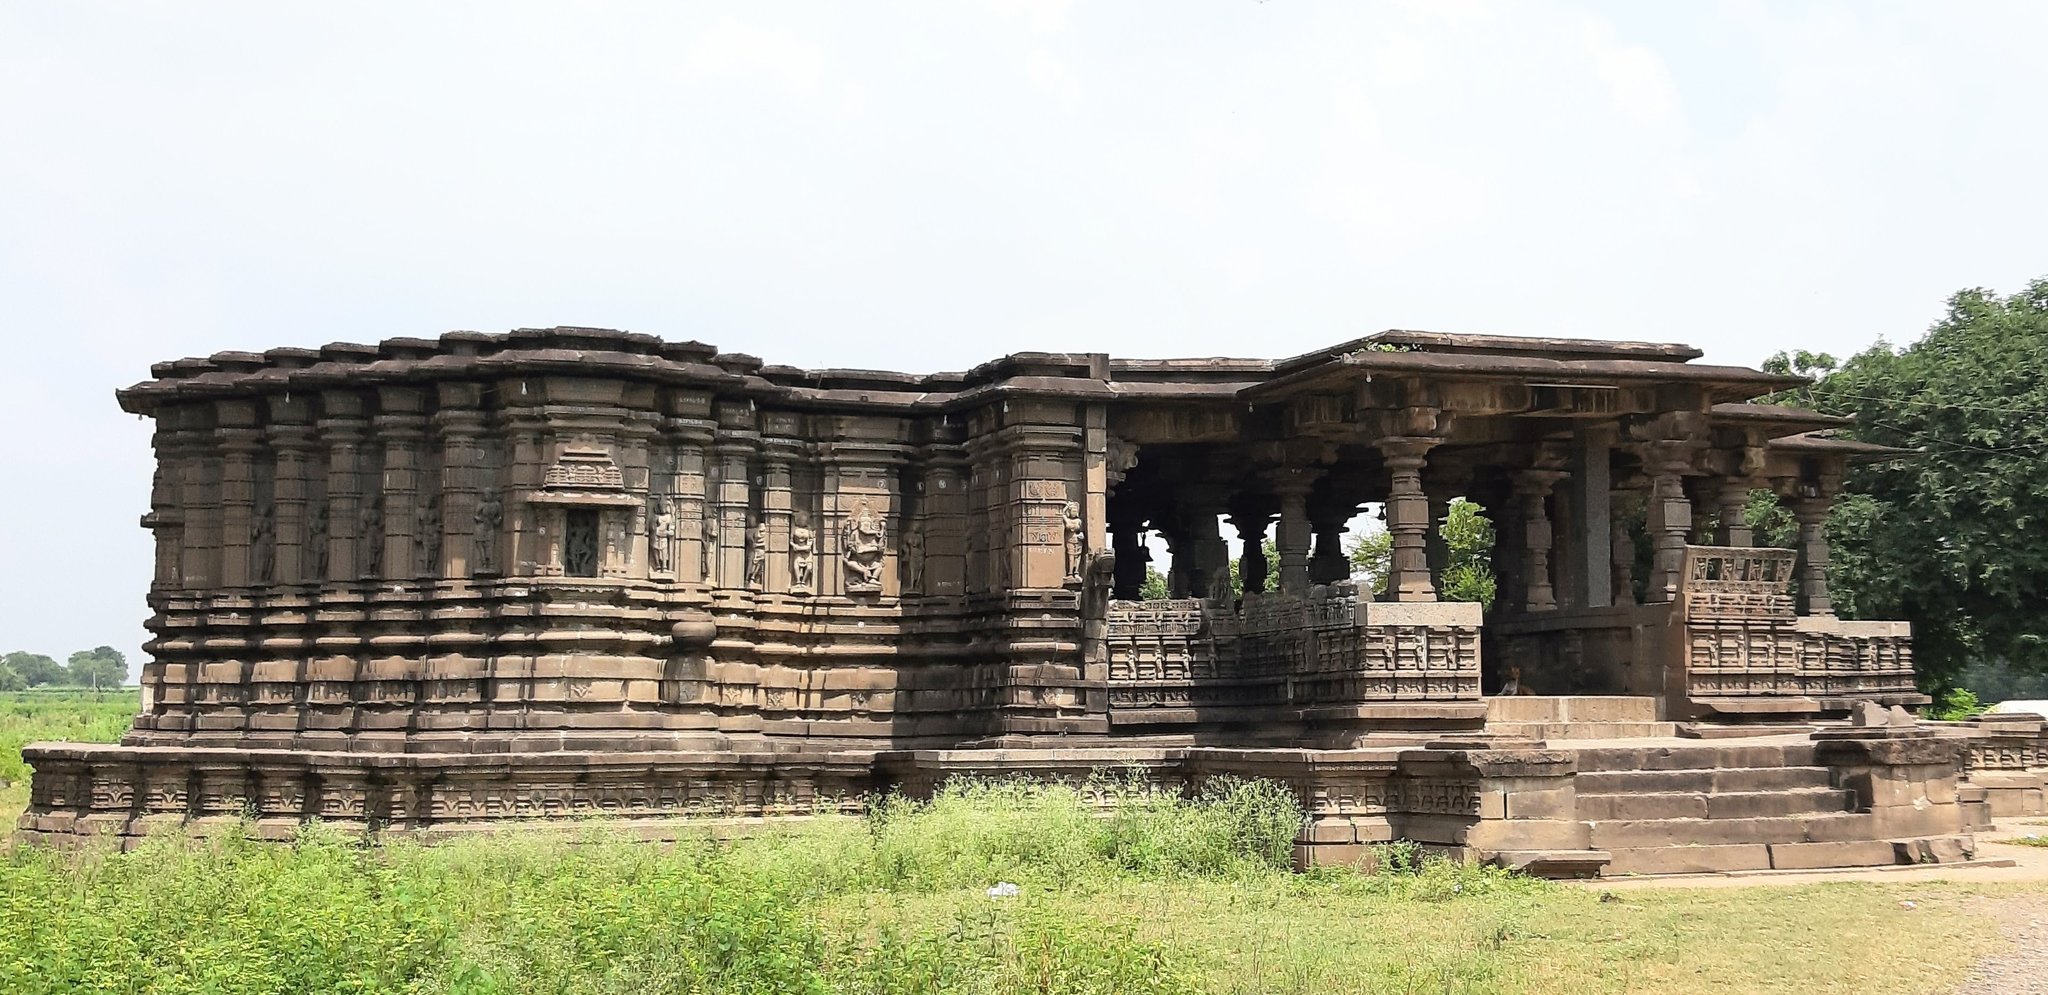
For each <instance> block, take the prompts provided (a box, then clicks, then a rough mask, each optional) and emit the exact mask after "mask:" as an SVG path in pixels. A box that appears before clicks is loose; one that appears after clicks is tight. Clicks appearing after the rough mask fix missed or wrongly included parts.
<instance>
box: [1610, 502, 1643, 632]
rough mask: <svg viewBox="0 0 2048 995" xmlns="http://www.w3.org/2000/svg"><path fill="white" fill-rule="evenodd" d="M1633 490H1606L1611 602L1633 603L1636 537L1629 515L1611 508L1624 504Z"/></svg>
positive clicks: (1618, 603) (1623, 505)
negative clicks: (1609, 527)
mask: <svg viewBox="0 0 2048 995" xmlns="http://www.w3.org/2000/svg"><path fill="white" fill-rule="evenodd" d="M1632 493H1633V492H1632V491H1629V490H1626V489H1620V490H1610V491H1608V492H1607V507H1608V509H1609V516H1610V517H1609V521H1610V522H1611V523H1612V531H1611V532H1610V533H1609V535H1608V552H1607V566H1608V571H1609V572H1608V587H1609V588H1610V589H1611V590H1612V591H1613V592H1614V598H1613V601H1612V603H1613V604H1616V605H1633V604H1635V603H1636V577H1635V572H1636V539H1635V532H1634V530H1633V529H1631V528H1630V527H1629V526H1630V522H1631V519H1630V517H1629V516H1627V515H1624V514H1621V513H1619V512H1617V511H1615V509H1619V508H1624V507H1626V506H1627V505H1628V504H1629V503H1630V501H1629V498H1630V496H1631V494H1632Z"/></svg>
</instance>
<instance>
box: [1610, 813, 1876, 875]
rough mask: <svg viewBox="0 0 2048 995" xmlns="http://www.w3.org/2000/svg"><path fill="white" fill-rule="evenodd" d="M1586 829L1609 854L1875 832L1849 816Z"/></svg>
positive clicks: (1622, 822) (1646, 822) (1864, 819)
mask: <svg viewBox="0 0 2048 995" xmlns="http://www.w3.org/2000/svg"><path fill="white" fill-rule="evenodd" d="M1589 825H1590V826H1591V827H1592V833H1591V840H1592V845H1593V846H1594V848H1596V849H1601V850H1613V851H1620V850H1632V849H1646V848H1654V847H1691V846H1734V845H1741V844H1748V843H1756V844H1771V843H1832V842H1840V841H1844V840H1867V839H1870V838H1872V836H1873V833H1872V830H1873V829H1874V828H1875V823H1873V822H1872V821H1871V817H1870V816H1869V815H1866V814H1861V813H1852V812H1840V813H1829V814H1826V815H1808V816H1777V817H1771V818H1757V819H1617V820H1609V821H1599V822H1591V823H1589ZM1766 866H1768V865H1766Z"/></svg>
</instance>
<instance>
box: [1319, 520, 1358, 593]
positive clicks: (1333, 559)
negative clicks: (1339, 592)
mask: <svg viewBox="0 0 2048 995" xmlns="http://www.w3.org/2000/svg"><path fill="white" fill-rule="evenodd" d="M1354 510H1355V509H1353V508H1351V507H1349V506H1344V507H1327V508H1318V509H1316V510H1315V512H1313V513H1312V514H1310V516H1309V529H1310V531H1311V532H1312V533H1314V535H1315V553H1314V554H1313V555H1311V556H1310V557H1309V561H1308V579H1309V583H1311V584H1335V583H1337V582H1338V581H1341V580H1344V579H1346V578H1348V577H1350V576H1351V558H1350V557H1349V556H1346V555H1345V553H1344V526H1345V524H1346V523H1347V522H1349V521H1350V520H1351V513H1352V512H1353V511H1354Z"/></svg>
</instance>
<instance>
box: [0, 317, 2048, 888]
mask: <svg viewBox="0 0 2048 995" xmlns="http://www.w3.org/2000/svg"><path fill="white" fill-rule="evenodd" d="M1700 355H1701V354H1700V353H1699V352H1698V351H1697V350H1694V349H1691V348H1688V347H1686V346H1682V345H1669V344H1655V343H1645V342H1598V341H1583V340H1572V339H1534V338H1510V337H1501V336H1490V335H1448V334H1437V333H1428V332H1410V331H1390V332H1384V333H1381V334H1378V335H1373V336H1370V337H1368V338H1364V339H1359V340H1356V341H1352V342H1347V343H1344V344H1342V345H1338V346H1334V347H1332V348H1329V349H1324V350H1321V351H1318V352H1314V353H1310V354H1307V355H1303V356H1297V357H1295V358H1292V359H1286V360H1280V361H1270V360H1263V359H1167V360H1146V359H1116V358H1112V357H1109V356H1106V355H1098V354H1047V353H1019V354H1014V355H1010V356H1007V357H1004V358H1001V359H998V360H995V361H993V362H990V363H987V364H985V365H982V366H979V367H976V368H975V369H972V370H969V371H967V372H965V373H944V374H936V375H929V376H914V375H905V374H899V373H886V372H877V371H869V370H802V369H796V368H792V367H787V366H773V365H766V364H764V363H763V362H762V361H761V360H759V359H756V358H754V357H751V356H747V355H742V354H737V353H725V352H720V351H718V350H717V349H715V348H713V347H711V346H708V345H703V344H701V343H696V342H669V341H664V340H662V339H659V338H655V337H653V336H648V335H640V334H630V333H624V332H617V331H608V330H602V329H589V328H552V329H521V330H517V331H513V332H511V333H508V334H483V333H473V332H455V333H450V334H448V335H444V336H442V337H441V338H439V339H438V340H429V339H409V338H397V339H389V340H386V341H384V342H383V343H381V344H379V345H376V346H367V345H351V344H335V345H329V346H326V347H324V348H320V349H295V348H284V349H273V350H270V351H268V352H264V353H260V354H258V353H239V352H231V353H221V354H217V355H214V356H212V357H209V358H206V359H186V360H179V361H175V362H169V363H162V364H158V365H157V366H155V367H153V368H152V370H151V375H152V379H150V380H148V381H147V382H144V383H141V384H138V385H136V386H134V387H131V388H128V389H126V390H123V391H120V392H119V395H118V396H119V400H120V403H121V405H122V407H123V408H124V409H125V410H128V411H131V412H135V413H137V414H141V415H147V416H150V417H152V418H154V419H155V423H156V434H155V437H154V447H155V450H156V457H157V474H156V478H155V484H154V486H153V488H152V491H151V494H150V496H149V511H148V513H147V514H146V515H144V516H143V518H142V524H143V526H144V527H145V528H147V529H149V530H150V531H151V532H152V533H153V534H154V536H155V539H156V561H155V575H154V577H153V578H152V579H151V582H150V585H149V604H150V606H151V609H152V612H153V614H152V617H151V621H150V627H151V630H152V632H153V633H154V637H153V639H152V641H151V642H150V644H149V647H148V650H149V654H150V660H149V661H148V663H147V664H146V665H145V666H144V668H143V677H142V684H143V706H142V713H141V715H140V716H139V717H138V718H137V719H136V721H135V724H134V726H133V728H132V729H131V731H130V732H129V733H128V734H127V736H126V738H125V739H124V740H123V742H122V743H121V744H119V745H108V746H79V745H68V744H38V745H35V746H31V747H30V748H29V749H28V751H27V755H28V757H29V759H30V761H31V763H32V764H33V765H34V767H35V771H36V773H35V776H34V781H33V790H32V799H31V803H30V807H29V809H28V811H27V812H26V814H25V815H24V816H23V817H22V819H21V822H20V826H19V829H20V835H21V836H22V837H24V838H28V839H42V840H50V841H71V840H76V839H78V838H80V837H83V836H87V835H97V834H112V835H116V836H121V837H131V838H132V837H135V836H138V835H140V834H143V833H146V832H147V831H149V829H150V828H151V827H152V826H155V825H159V824H163V823H174V824H185V825H189V826H192V827H195V828H199V829H204V828H206V827H210V826H214V825H218V824H222V823H226V822H234V821H238V820H241V819H245V818H248V819H253V820H254V824H255V825H256V827H257V829H258V831H259V832H262V833H265V834H269V835H277V836H282V835H286V834H289V833H290V832H291V831H292V830H293V829H294V827H296V826H297V825H299V824H300V823H302V822H304V821H306V820H309V819H320V820H323V821H327V822H335V823H342V824H347V825H355V826H360V827H363V828H366V829H371V830H376V831H382V832H413V833H419V834H423V835H428V836H434V835H440V834H446V833H453V832H461V831H467V830H473V829H477V828H480V827H491V826H498V825H502V824H505V823H507V822H513V821H518V820H532V819H544V818H549V817H559V816H576V815H586V814H602V815H608V816H611V817H614V818H615V819H617V820H618V821H619V823H620V824H621V825H624V826H628V827H630V828H632V829H633V830H634V831H637V832H641V833H645V834H647V835H652V836H659V835H662V834H664V833H672V832H675V831H678V829H679V827H681V826H683V825H685V818H686V817H700V816H713V817H719V818H723V819H728V820H731V819H742V820H744V819H755V818H761V817H799V816H804V815H808V814H813V813H817V812H820V811H830V812H855V811H859V810H860V809H861V807H862V805H863V804H864V800H865V799H866V798H867V797H869V796H871V795H872V794H873V793H875V792H877V791H886V790H904V791H909V792H913V793H914V792H918V791H924V790H929V788H930V787H931V786H932V785H933V784H934V783H936V782H938V781H941V780H943V779H944V778H946V777H948V776H952V775H956V774H980V775H988V774H1005V773H1009V774H1018V775H1026V776H1036V777H1065V778H1074V777H1080V776H1084V775H1086V774H1087V773H1088V772H1090V771H1091V770H1095V769H1099V768H1125V769H1129V770H1134V771H1137V772H1139V776H1142V777H1146V778H1150V779H1152V780H1153V781H1154V782H1156V783H1158V784H1159V785H1160V786H1162V787H1166V788H1188V787H1191V786H1195V785H1199V784H1200V783H1201V782H1202V781H1203V780H1204V779H1206V778H1209V777H1214V776H1217V775H1223V774H1234V775H1255V776H1263V777H1271V778H1276V779H1279V780H1282V781H1284V782H1286V783H1288V784H1290V785H1292V786H1293V787H1294V788H1295V789H1296V790H1297V791H1298V792H1299V793H1300V795H1301V797H1302V799H1303V801H1304V802H1305V803H1306V804H1307V806H1308V808H1309V810H1310V812H1311V814H1312V818H1311V821H1310V823H1309V825H1308V826H1307V828H1305V829H1304V831H1303V834H1302V837H1301V839H1300V841H1299V846H1298V850H1299V853H1300V856H1301V859H1302V860H1303V861H1304V862H1328V861H1343V860H1348V859H1351V858H1353V857H1355V856H1357V855H1358V854H1359V853H1360V851H1361V849H1362V848H1363V847H1365V846H1367V845H1370V844H1372V843H1375V842H1379V841H1385V840H1390V839H1395V838H1406V839H1413V840H1417V841H1421V842H1423V843H1425V844H1428V845H1430V846H1433V847H1439V848H1442V849H1445V850H1448V851H1452V852H1456V853H1459V854H1462V855H1465V856H1468V857H1472V858H1475V859H1490V860H1498V861H1501V862H1504V863H1509V864H1512V865H1515V866H1523V867H1528V868H1531V869H1533V870H1535V871H1538V872H1542V873H1557V874H1586V873H1608V874H1618V873H1630V872H1670V871H1686V870H1714V869H1742V868H1767V867H1777V868H1792V867H1811V866H1835V865H1858V864H1886V863H1893V862H1920V861H1929V860H1952V859H1959V858H1961V857H1962V856H1964V855H1966V854H1968V853H1969V852H1970V851H1971V849H1972V847H1973V842H1972V836H1971V835H1970V834H1971V831H1972V829H1973V828H1978V827H1981V826H1983V825H1985V824H1986V823H1987V822H1988V820H1989V818H1990V817H1991V816H1992V815H1993V814H1994V813H1997V814H2017V813H2022V812H2028V811H2034V812H2038V811H2040V810H2041V807H2042V785H2043V783H2044V781H2048V734H2044V733H2043V731H2042V729H2041V724H2040V723H2039V722H2038V721H2032V722H2029V721H2027V720H1999V721H1993V720H1986V721H1984V722H1979V723H1973V724H1936V723H1923V722H1917V721H1915V720H1914V719H1912V718H1911V717H1910V716H1909V715H1908V714H1907V713H1906V712H1905V711H1904V710H1903V709H1902V708H1899V707H1898V706H1906V707H1911V706H1915V705H1919V704H1923V703H1925V702H1926V700H1927V699H1926V698H1924V697H1923V696H1921V695H1920V694H1918V693H1917V691H1916V690H1915V686H1914V679H1913V670H1912V655H1911V639H1910V633H1909V630H1908V626H1907V625H1906V624H1905V623H1903V622H1896V621H1863V620H1858V621H1850V620H1845V619H1840V618H1837V617H1835V615H1834V613H1833V611H1832V609H1831V606H1830V602H1829V598H1828V578H1827V564H1828V549H1827V538H1826V534H1825V532H1824V531H1823V528H1822V523H1823V521H1824V517H1825V514H1826V512H1827V509H1828V506H1829V502H1830V501H1831V500H1832V499H1834V498H1835V497H1836V495H1837V493H1838V491H1839V490H1840V488H1841V481H1842V478H1843V473H1844V468H1845V466H1847V465H1848V464H1849V463H1850V462H1851V461H1856V460H1865V459H1890V458H1897V457H1899V456H1900V455H1902V454H1901V453H1899V452H1898V451H1896V450H1889V449H1884V448H1882V447H1875V446H1870V445H1866V444H1862V443H1857V442H1853V441H1849V440H1847V439H1842V438H1836V437H1834V436H1832V435H1830V434H1829V430H1830V429H1831V428H1834V427H1836V426H1838V425H1840V424H1843V421H1844V420H1842V419H1837V418H1831V417H1827V416H1824V415H1819V414H1815V413H1813V412H1809V411H1802V410H1797V409H1793V408H1787V407H1780V406H1775V405H1769V404H1759V403H1754V402H1753V399H1754V398H1756V397H1758V396H1760V395H1764V394H1767V393H1770V392H1773V391H1776V390H1779V389H1782V388H1785V387H1788V386H1792V385H1795V384H1798V383H1801V382H1803V381H1800V380H1798V379H1796V378H1789V377H1784V376H1777V375H1772V374H1767V373H1763V372H1759V371H1756V370H1752V369H1745V368H1740V367H1729V366H1712V365H1705V364H1702V363H1699V362H1696V360H1697V359H1698V358H1699V357H1700ZM1759 489H1768V490H1770V491H1773V492H1775V493H1776V494H1777V495H1778V497H1779V498H1780V499H1781V500H1782V501H1783V502H1784V504H1785V505H1786V506H1787V507H1789V508H1790V510H1791V512H1792V513H1793V514H1794V515H1795V516H1797V520H1798V523H1799V538H1798V543H1797V548H1796V549H1783V548H1761V547H1759V546H1757V545H1756V544H1755V541H1756V537H1755V536H1753V535H1752V534H1751V532H1750V530H1749V528H1748V527H1747V526H1746V525H1745V524H1744V518H1743V515H1742V514H1741V509H1742V508H1743V507H1744V506H1745V504H1746V503H1747V502H1748V501H1749V499H1750V495H1751V493H1752V492H1753V491H1755V490H1759ZM1454 498H1464V499H1467V500H1469V501H1472V502H1475V503H1476V504H1477V505H1478V506H1479V507H1480V508H1481V509H1483V511H1484V513H1485V515H1486V516H1487V517H1488V518H1489V519H1490V520H1491V521H1492V522H1493V524H1494V526H1495V534H1496V539H1497V541H1496V544H1495V546H1494V548H1493V550H1492V562H1493V565H1494V568H1495V570H1496V572H1497V574H1498V577H1499V586H1498V596H1497V598H1496V599H1495V601H1494V603H1493V605H1492V607H1491V609H1490V610H1488V609H1484V608H1482V606H1481V605H1480V604H1478V603H1474V602H1453V601H1445V600H1442V599H1441V598H1440V597H1439V591H1438V583H1439V580H1440V575H1441V573H1442V571H1443V569H1444V566H1445V564H1446V562H1447V558H1448V551H1447V546H1446V544H1445V543H1444V542H1443V541H1441V539H1440V537H1439V536H1438V534H1437V532H1438V524H1439V523H1440V522H1442V521H1443V519H1444V517H1445V514H1446V509H1447V507H1448V505H1449V502H1451V501H1452V500H1453V499H1454ZM1369 506H1376V507H1379V508H1381V509H1383V514H1384V519H1385V527H1386V529H1387V530H1388V532H1389V533H1390V535H1391V545H1392V555H1391V570H1390V572H1389V575H1388V577H1387V579H1386V584H1385V592H1384V593H1383V594H1379V595H1375V594H1374V593H1373V592H1372V591H1370V590H1361V589H1360V588H1359V587H1358V586H1356V584H1355V583H1354V582H1353V581H1352V579H1351V568H1350V564H1349V562H1348V560H1347V559H1346V556H1345V554H1344V550H1343V546H1342V541H1343V537H1344V532H1345V528H1346V527H1347V523H1348V522H1350V521H1352V520H1353V519H1354V518H1355V517H1356V516H1357V515H1358V514H1359V512H1360V509H1361V508H1366V507H1369ZM1226 529H1228V530H1229V531H1230V532H1233V533H1235V538H1236V539H1238V540H1239V541H1240V543H1239V544H1237V545H1236V546H1235V548H1240V549H1242V551H1243V553H1242V556H1241V558H1240V559H1239V561H1238V562H1237V563H1236V564H1234V565H1233V564H1232V562H1231V550H1232V548H1233V545H1232V544H1227V543H1226V542H1225V538H1224V535H1225V530H1226ZM1152 535H1157V536H1159V537H1161V538H1163V539H1164V541H1165V544H1166V545H1167V547H1169V548H1170V549H1171V551H1172V552H1171V556H1170V557H1169V558H1168V559H1165V560H1161V561H1157V562H1152V561H1151V559H1150V555H1149V554H1148V551H1147V550H1148V545H1149V544H1148V542H1147V537H1148V536H1152ZM1269 539H1270V540H1272V542H1273V544H1274V547H1275V549H1276V550H1277V556H1273V557H1269V556H1267V555H1266V554H1265V553H1264V551H1263V547H1264V546H1265V541H1266V540H1269ZM1148 566H1150V567H1151V568H1152V569H1156V570H1158V571H1159V572H1160V573H1161V574H1163V575H1164V576H1165V577H1166V578H1167V582H1168V586H1169V588H1170V591H1169V594H1170V596H1169V597H1168V598H1165V599H1158V598H1154V599H1152V600H1144V599H1141V597H1140V593H1139V592H1140V587H1141V584H1142V583H1143V581H1144V579H1145V576H1146V571H1147V569H1148ZM1233 566H1235V570H1233ZM1234 576H1236V577H1239V578H1241V587H1242V589H1243V592H1244V593H1242V594H1240V593H1238V592H1237V588H1238V585H1237V584H1234V583H1233V577H1234ZM138 580H139V578H138ZM1504 690H1505V691H1512V692H1518V693H1508V694H1503V693H1502V692H1503V691H1504ZM1531 691H1534V692H1537V693H1536V694H1531V693H1529V692H1531Z"/></svg>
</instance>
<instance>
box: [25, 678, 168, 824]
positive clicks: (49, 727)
mask: <svg viewBox="0 0 2048 995" xmlns="http://www.w3.org/2000/svg"><path fill="white" fill-rule="evenodd" d="M141 702H142V698H141V692H139V691H134V690H128V691H78V690H63V691H10V692H6V693H0V819H4V820H5V823H4V824H5V825H6V826H13V825H14V819H15V817H16V816H18V815H20V814H21V810H22V809H23V808H25V807H27V805H28V766H27V765H26V764H23V763H22V762H21V747H22V744H24V743H33V742H36V741H38V740H69V741H71V742H75V743H112V742H115V741H117V740H119V739H120V738H121V734H122V733H124V732H126V731H128V720H130V719H132V718H134V717H135V710H136V708H137V707H139V706H140V705H141Z"/></svg>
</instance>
